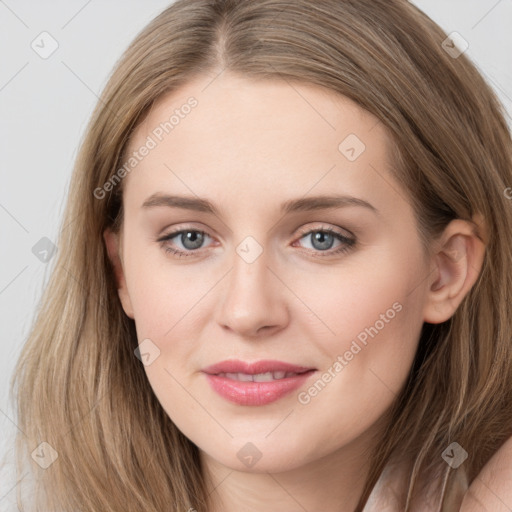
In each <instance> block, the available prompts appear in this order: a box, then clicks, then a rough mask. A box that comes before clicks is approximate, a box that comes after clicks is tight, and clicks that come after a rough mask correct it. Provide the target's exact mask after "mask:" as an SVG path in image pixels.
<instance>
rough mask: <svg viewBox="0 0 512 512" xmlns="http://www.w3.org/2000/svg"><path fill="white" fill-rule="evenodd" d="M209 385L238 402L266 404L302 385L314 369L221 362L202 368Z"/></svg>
mask: <svg viewBox="0 0 512 512" xmlns="http://www.w3.org/2000/svg"><path fill="white" fill-rule="evenodd" d="M203 372H204V373H205V374H206V378H207V380H208V383H209V384H210V386H211V388H212V389H213V390H214V391H215V392H217V393H218V394H219V395H220V396H222V397H223V398H225V399H226V400H228V401H230V402H233V403H235V404H238V405H266V404H269V403H271V402H274V401H276V400H278V399H280V398H281V397H283V396H285V395H287V394H288V393H290V392H292V391H294V390H296V389H297V388H299V387H300V386H302V385H304V384H305V383H306V381H307V380H309V378H310V376H311V375H313V374H314V373H315V372H316V369H315V368H308V367H306V366H297V365H293V364H290V363H284V362H282V361H269V360H267V361H257V362H255V363H245V362H244V361H239V360H229V361H222V362H221V363H217V364H215V365H212V366H208V367H207V368H204V369H203Z"/></svg>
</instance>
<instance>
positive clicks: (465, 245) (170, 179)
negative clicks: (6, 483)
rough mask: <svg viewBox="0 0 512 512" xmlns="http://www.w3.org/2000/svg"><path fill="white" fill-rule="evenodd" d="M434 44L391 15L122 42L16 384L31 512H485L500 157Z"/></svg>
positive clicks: (507, 463) (497, 329) (499, 472)
mask: <svg viewBox="0 0 512 512" xmlns="http://www.w3.org/2000/svg"><path fill="white" fill-rule="evenodd" d="M445 40H446V34H444V33H443V32H442V30H441V29H440V28H439V27H438V26H437V25H435V24H434V23H433V22H432V21H431V20H430V19H429V18H427V17H426V16H425V15H424V14H423V13H422V12H420V11H419V10H418V9H417V8H415V7H414V6H413V5H411V4H409V3H407V2H404V1H402V0H392V1H389V0H386V1H383V0H358V1H348V0H347V1H341V0H325V1H322V2H314V3H313V2H309V1H306V0H298V1H297V0H294V1H293V2H287V1H285V0H261V1H260V0H258V1H254V0H252V1H248V0H224V1H206V0H181V1H178V2H176V3H175V4H173V5H172V6H170V7H169V8H168V9H167V10H166V11H164V12H163V13H162V14H161V15H160V16H158V17H157V18H156V19H155V20H154V21H153V22H152V23H151V24H150V25H149V26H148V27H146V28H145V29H144V30H143V32H142V33H141V34H140V35H139V36H138V37H137V38H136V40H135V41H134V42H133V43H132V45H131V46H130V47H129V48H128V50H127V51H126V53H125V55H124V56H123V58H122V59H121V61H120V62H119V64H118V65H117V67H116V69H115V71H114V73H113V75H112V77H111V79H110V81H109V83H108V84H107V86H106V89H105V91H104V93H103V95H102V98H101V101H100V102H99V104H98V107H97V109H96V111H95V113H94V115H93V118H92V120H91V122H90V125H89V128H88V131H87V135H86V137H85V141H84V143H83V145H82V148H81V152H80V155H79V157H78V160H77V164H76V168H75V171H74V176H73V181H72V185H71V190H70V194H69V199H68V204H67V210H66V214H65V218H66V220H67V222H68V224H67V225H66V226H65V227H64V228H63V229H62V230H61V238H60V243H59V244H58V246H59V259H58V261H57V263H56V266H55V269H54V272H53V275H52V279H51V281H50V283H49V286H48V288H47V290H46V292H45V295H44V297H43V303H42V308H41V311H40V312H39V315H38V317H37V320H36V323H35V325H34V328H33V331H32V333H31V335H30V337H29V339H28V342H27V344H26V346H25V347H24V350H23V354H22V357H21V359H20V361H19V365H18V369H17V370H18V371H17V377H16V379H17V380H16V383H17V385H18V395H19V425H20V428H21V430H23V431H24V432H25V434H26V435H27V437H26V438H25V437H23V438H19V440H18V449H19V455H20V471H21V470H22V463H21V460H22V457H23V455H24V454H29V455H31V456H32V459H33V460H34V461H35V462H36V464H33V467H34V469H35V470H37V472H36V474H35V476H36V477H37V478H38V483H39V489H38V493H36V495H35V496H36V497H35V500H36V502H37V506H38V507H39V508H37V510H87V511H92V510H102V511H104V510H112V511H117V510H124V511H132V510H133V511H139V510H144V511H161V510H173V511H183V510H189V511H191V510H196V511H198V512H219V511H221V510H222V511H226V512H230V511H232V510H240V509H242V510H290V511H291V510H293V511H295V510H328V511H337V510H355V511H357V512H361V511H363V510H364V511H365V512H369V511H377V510H379V511H382V510H389V511H391V510H393V511H399V510H400V511H401V510H406V511H441V510H443V511H447V510H450V511H451V510H461V511H463V512H475V511H477V510H485V509H486V508H487V509H489V510H491V509H492V510H499V508H498V507H502V508H503V510H508V509H507V508H504V507H507V506H508V507H510V506H511V503H512V497H511V495H510V490H509V489H510V486H509V485H508V483H510V482H509V480H510V479H511V475H510V472H511V470H510V467H511V465H512V454H511V451H512V450H511V448H510V444H511V442H510V438H511V436H512V365H511V361H512V343H511V335H510V333H511V332H512V329H511V328H512V325H511V323H512V320H511V319H510V315H508V314H507V313H508V310H509V304H510V303H511V290H512V286H511V285H512V282H511V281H512V273H511V272H510V265H511V252H512V245H511V243H512V242H511V241H510V237H508V236H507V235H508V234H509V233H510V232H512V211H511V205H510V201H509V199H508V198H507V194H506V192H505V191H506V189H507V187H508V186H510V183H512V170H511V169H512V156H511V140H510V133H509V131H508V127H507V125H506V122H505V120H504V115H503V108H502V107H501V105H500V104H499V102H498V101H497V99H496V97H495V95H494V94H493V92H492V91H491V89H490V88H489V86H488V85H487V84H486V83H485V82H484V80H483V79H482V77H481V76H480V75H479V73H478V72H477V71H476V69H475V67H474V66H473V65H472V64H471V63H470V62H469V60H468V59H466V58H465V56H464V55H459V54H456V53H454V52H453V51H452V52H447V51H445V47H446V45H444V46H443V41H445ZM449 47H450V48H452V47H453V45H452V46H450V45H449ZM70 219H71V223H69V220H70ZM49 410H51V415H50V414H48V411H49ZM507 440H509V441H508V442H506V441H507ZM38 459H40V460H39V462H38ZM507 472H508V473H507ZM479 507H486V508H479Z"/></svg>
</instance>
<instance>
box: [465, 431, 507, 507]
mask: <svg viewBox="0 0 512 512" xmlns="http://www.w3.org/2000/svg"><path fill="white" fill-rule="evenodd" d="M511 510H512V437H511V438H510V439H508V440H507V441H506V442H505V443H504V444H503V445H502V446H501V448H500V449H499V450H498V451H497V452H496V453H495V454H494V455H493V456H492V457H491V459H490V460H489V462H488V463H487V464H486V465H485V466H484V467H483V469H482V471H481V472H480V473H479V474H478V476H477V477H476V478H475V479H474V480H473V481H472V482H471V485H470V486H469V489H468V490H467V491H466V493H465V494H464V499H463V501H462V504H461V507H460V510H459V512H490V511H492V512H510V511H511Z"/></svg>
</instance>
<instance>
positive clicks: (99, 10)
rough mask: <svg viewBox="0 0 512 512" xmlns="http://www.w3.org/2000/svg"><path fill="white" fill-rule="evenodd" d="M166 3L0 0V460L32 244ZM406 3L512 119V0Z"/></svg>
mask: <svg viewBox="0 0 512 512" xmlns="http://www.w3.org/2000/svg"><path fill="white" fill-rule="evenodd" d="M169 3H171V2H169V0H150V1H148V0H146V1H142V0H122V1H121V0H103V1H99V0H89V1H86V0H60V1H55V0H53V1H51V2H36V1H35V0H31V1H30V0H5V1H3V0H0V56H1V60H0V62H1V65H0V173H1V176H0V178H1V179H0V234H1V239H0V247H1V249H0V250H1V258H2V259H1V266H0V326H1V337H0V349H1V354H2V357H0V457H6V458H7V460H10V456H11V455H12V439H13V437H12V436H13V435H14V433H15V431H16V428H17V427H16V425H15V423H16V418H15V413H14V408H13V404H12V403H11V402H10V399H9V395H8V391H9V380H10V378H11V374H12V371H13V368H14V364H15V362H16V359H17V357H18V355H19V352H20V349H21V347H22V345H23V343H24V340H25V338H26V336H27V334H28V331H29V328H30V326H31V322H32V321H33V318H34V313H35V311H36V308H37V304H38V300H39V298H40V295H41V291H42V289H43V287H44V284H45V283H46V282H47V279H48V270H49V268H50V267H49V266H50V265H51V260H50V263H44V262H43V261H41V260H40V259H38V258H37V257H36V255H34V253H33V252H32V248H33V247H34V245H35V244H36V243H38V242H39V241H40V239H41V238H43V237H47V238H49V239H50V240H53V241H55V240H56V235H57V228H58V225H59V221H60V216H61V214H62V210H63V203H64V200H65V197H66V191H67V188H68V185H69V182H70V177H71V171H72V167H73V162H74V158H75V156H76V152H77V146H78V144H79V142H80V140H81V137H82V135H83V132H84V129H85V125H86V123H87V121H88V119H89V116H90V114H91V112H92V109H93V107H94V106H95V104H96V102H97V96H98V95H99V94H100V92H101V90H102V88H103V87H104V85H105V83H106V80H107V78H108V76H109V75H110V73H111V71H112V68H113V66H114V64H115V62H116V61H117V59H118V58H119V57H120V55H121V53H122V52H123V50H124V49H125V48H126V47H127V46H128V44H129V43H130V41H131V40H132V39H133V37H134V36H135V35H136V33H137V32H138V31H139V30H140V29H141V28H142V27H143V26H144V25H146V24H147V23H148V22H149V21H150V20H151V19H152V18H153V17H154V16H156V15H157V14H158V13H159V12H160V11H162V10H163V9H164V8H165V7H166V6H168V5H169ZM413 3H415V4H416V5H418V6H419V7H420V8H421V9H423V10H424V11H425V12H426V13H427V14H428V15H429V16H430V17H431V18H433V19H434V20H435V21H436V22H437V23H438V24H439V25H441V27H442V28H443V29H444V30H445V31H446V32H447V33H448V34H450V33H451V32H453V31H456V32H458V33H460V34H461V35H462V36H463V38H464V39H465V40H466V41H467V42H468V43H469V49H468V50H467V55H469V57H470V58H471V59H472V60H473V61H474V62H475V63H476V64H477V66H478V67H479V69H480V71H481V72H483V73H484V75H485V76H486V77H487V79H488V81H489V82H490V83H491V85H492V86H493V87H494V88H495V90H496V91H497V92H498V95H499V97H500V99H501V101H502V102H503V103H504V105H505V107H506V108H507V110H508V114H509V118H508V119H509V123H510V124H511V125H512V117H511V116H512V32H511V30H510V25H511V22H512V0H499V1H497V0H448V1H447V0H415V1H414V2H413ZM43 31H46V32H48V33H50V34H51V36H52V37H53V38H54V39H55V40H56V41H57V42H58V45H59V46H58V48H57V50H56V51H55V52H54V53H53V54H52V55H51V56H50V57H48V58H47V59H43V58H41V57H40V56H39V55H38V54H37V53H36V52H35V51H34V50H33V49H32V47H31V43H32V41H34V40H36V43H37V42H38V41H40V39H38V36H39V34H41V32H43ZM440 43H441V42H440ZM45 47H46V49H48V48H49V41H47V43H46V44H45ZM41 51H42V50H41ZM509 185H510V186H512V183H511V184H509ZM48 414H51V411H48ZM34 448H35V446H34ZM13 476H14V473H13V471H12V468H11V467H10V466H9V465H6V466H4V468H3V474H0V482H1V483H0V511H6V510H14V509H15V508H14V507H15V506H14V505H13V503H15V502H14V499H15V490H14V487H13V486H14V485H15V481H14V480H13Z"/></svg>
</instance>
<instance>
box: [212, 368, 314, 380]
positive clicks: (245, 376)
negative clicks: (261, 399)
mask: <svg viewBox="0 0 512 512" xmlns="http://www.w3.org/2000/svg"><path fill="white" fill-rule="evenodd" d="M311 371H314V370H305V371H302V372H285V371H276V372H265V373H256V374H250V373H225V372H221V373H216V374H214V375H216V376H217V377H225V378H226V379H231V380H238V381H241V382H272V381H274V380H282V379H287V378H289V377H297V376H298V375H302V374H303V373H308V372H311Z"/></svg>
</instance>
